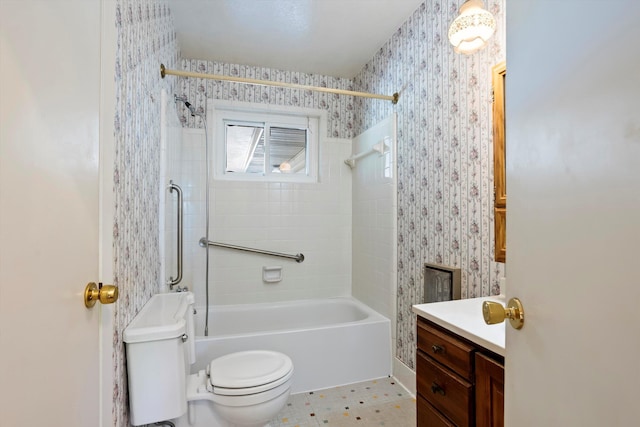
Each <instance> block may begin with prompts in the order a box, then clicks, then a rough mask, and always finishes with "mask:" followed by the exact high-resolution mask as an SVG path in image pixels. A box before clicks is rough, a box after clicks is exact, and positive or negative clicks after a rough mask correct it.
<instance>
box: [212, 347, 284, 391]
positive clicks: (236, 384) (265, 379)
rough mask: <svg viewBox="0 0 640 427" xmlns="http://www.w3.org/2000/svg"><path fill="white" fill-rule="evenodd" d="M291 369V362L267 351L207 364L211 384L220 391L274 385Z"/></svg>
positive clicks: (225, 358) (229, 357) (230, 355)
mask: <svg viewBox="0 0 640 427" xmlns="http://www.w3.org/2000/svg"><path fill="white" fill-rule="evenodd" d="M292 369H293V363H292V362H291V359H290V358H289V357H288V356H287V355H285V354H282V353H278V352H275V351H267V350H251V351H241V352H238V353H231V354H227V355H226V356H222V357H218V358H217V359H214V360H212V361H211V364H210V365H209V377H210V381H211V385H212V386H214V388H215V387H221V388H232V389H233V388H249V387H256V386H261V385H264V384H268V383H271V382H274V381H276V380H278V379H281V378H283V377H284V376H286V375H287V374H288V373H289V372H290V371H291V370H292Z"/></svg>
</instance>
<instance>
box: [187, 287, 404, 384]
mask: <svg viewBox="0 0 640 427" xmlns="http://www.w3.org/2000/svg"><path fill="white" fill-rule="evenodd" d="M204 318H205V309H204V307H200V308H196V328H197V331H198V334H202V331H203V330H204ZM252 349H253V350H259V349H264V350H275V351H280V352H282V353H285V354H287V355H288V356H289V357H290V358H291V360H292V361H293V366H294V380H293V384H292V387H291V393H302V392H305V391H312V390H319V389H323V388H329V387H336V386H339V385H345V384H351V383H355V382H359V381H366V380H370V379H375V378H382V377H387V376H389V375H391V369H392V361H391V322H390V320H389V319H387V318H386V317H384V316H382V315H381V314H379V313H377V312H376V311H374V310H372V309H371V308H369V307H368V306H366V305H365V304H363V303H361V302H360V301H358V300H356V299H354V298H347V297H345V298H327V299H317V300H304V301H292V302H278V303H260V304H246V305H245V304H243V305H225V306H213V307H211V308H210V310H209V336H208V337H205V336H197V337H196V363H195V364H194V365H193V366H192V372H197V371H198V370H201V369H205V368H206V366H207V364H208V363H209V362H210V361H211V360H212V359H214V358H216V357H219V356H222V355H225V354H228V353H232V352H236V351H241V350H252Z"/></svg>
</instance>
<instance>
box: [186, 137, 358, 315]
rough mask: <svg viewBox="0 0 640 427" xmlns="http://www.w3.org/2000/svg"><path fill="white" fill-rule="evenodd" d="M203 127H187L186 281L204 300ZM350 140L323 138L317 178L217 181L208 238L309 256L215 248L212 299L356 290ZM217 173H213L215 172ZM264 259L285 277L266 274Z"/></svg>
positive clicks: (330, 294) (248, 300) (268, 298)
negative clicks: (271, 278)
mask: <svg viewBox="0 0 640 427" xmlns="http://www.w3.org/2000/svg"><path fill="white" fill-rule="evenodd" d="M204 137H205V133H204V130H201V129H184V131H183V152H182V162H183V164H182V171H183V174H182V186H183V189H184V190H185V245H184V248H185V249H184V250H185V275H184V279H183V285H187V286H189V287H190V288H191V289H193V290H194V292H195V294H196V301H197V302H198V305H200V304H201V305H204V301H205V287H204V277H205V250H204V249H202V248H200V247H199V246H198V240H199V239H200V238H201V237H203V236H204V230H205V228H204V218H205V202H204V200H205V196H206V193H205V192H204V189H203V187H204V175H205V174H206V163H205V156H204ZM350 153H351V141H350V140H346V139H337V138H324V139H321V140H320V178H319V181H320V182H319V183H315V184H292V183H255V182H234V181H216V180H213V178H212V185H211V193H210V228H209V230H210V235H209V239H210V240H213V241H219V242H223V243H230V244H235V245H240V246H248V247H255V248H260V249H266V250H270V251H276V252H283V253H291V254H297V253H303V254H304V256H305V261H304V262H303V263H300V264H298V263H296V262H295V261H293V260H288V259H284V258H274V257H268V256H265V255H258V254H250V253H244V252H238V251H232V250H228V249H221V248H210V249H209V251H210V268H209V272H210V274H209V275H210V278H209V292H210V298H209V301H210V302H211V304H237V303H255V302H269V301H283V300H295V299H308V298H319V297H333V296H344V295H350V294H351V171H350V170H349V167H348V166H346V165H345V164H344V163H343V160H344V159H345V158H347V157H348V156H349V155H350ZM212 176H213V173H212ZM263 266H282V271H283V279H282V281H281V282H279V283H265V282H263V280H262V267H263Z"/></svg>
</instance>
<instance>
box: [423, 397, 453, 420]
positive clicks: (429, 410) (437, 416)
mask: <svg viewBox="0 0 640 427" xmlns="http://www.w3.org/2000/svg"><path fill="white" fill-rule="evenodd" d="M416 403H417V406H418V427H456V426H455V425H453V424H451V423H450V422H449V420H447V419H446V418H445V417H443V416H442V414H441V413H440V412H438V411H437V410H436V409H435V408H434V407H433V406H431V404H430V403H429V402H427V401H426V399H425V398H424V397H422V396H420V395H418V398H417V399H416Z"/></svg>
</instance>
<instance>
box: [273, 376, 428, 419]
mask: <svg viewBox="0 0 640 427" xmlns="http://www.w3.org/2000/svg"><path fill="white" fill-rule="evenodd" d="M415 425H416V400H415V398H414V397H413V396H411V394H410V393H409V392H407V390H405V389H404V387H402V386H401V385H400V384H398V383H397V382H396V380H395V379H394V378H383V379H379V380H374V381H367V382H363V383H357V384H350V385H346V386H341V387H336V388H331V389H326V390H319V391H315V392H309V393H300V394H295V395H292V396H290V397H289V401H288V402H287V406H286V407H285V408H284V409H283V410H282V411H281V412H280V413H279V414H278V416H277V417H276V418H275V419H273V420H271V427H322V426H339V427H351V426H360V427H364V426H366V427H369V426H386V427H414V426H415Z"/></svg>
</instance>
